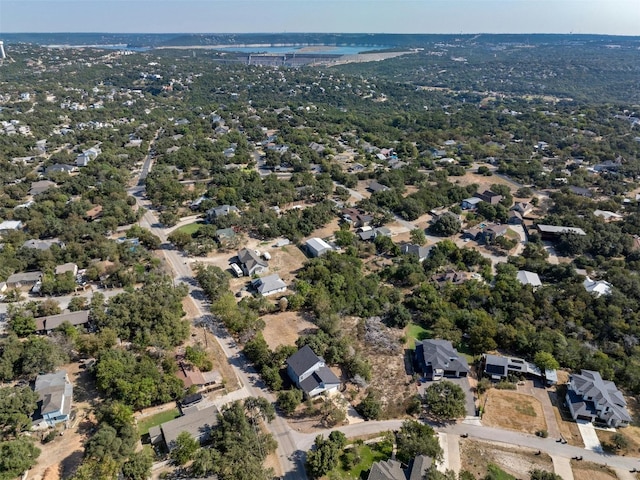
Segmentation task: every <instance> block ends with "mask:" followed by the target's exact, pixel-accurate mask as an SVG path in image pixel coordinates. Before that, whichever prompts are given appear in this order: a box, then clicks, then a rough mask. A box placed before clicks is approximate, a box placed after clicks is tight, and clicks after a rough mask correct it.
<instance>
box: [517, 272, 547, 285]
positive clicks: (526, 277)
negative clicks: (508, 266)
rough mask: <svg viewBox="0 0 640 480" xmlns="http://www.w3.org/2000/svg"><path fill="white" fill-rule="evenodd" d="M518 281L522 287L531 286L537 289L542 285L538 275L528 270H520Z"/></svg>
mask: <svg viewBox="0 0 640 480" xmlns="http://www.w3.org/2000/svg"><path fill="white" fill-rule="evenodd" d="M516 280H518V281H519V282H520V283H521V284H522V285H531V286H532V287H533V288H537V287H540V286H541V285H542V282H541V281H540V277H539V276H538V274H537V273H535V272H529V271H527V270H518V274H517V275H516Z"/></svg>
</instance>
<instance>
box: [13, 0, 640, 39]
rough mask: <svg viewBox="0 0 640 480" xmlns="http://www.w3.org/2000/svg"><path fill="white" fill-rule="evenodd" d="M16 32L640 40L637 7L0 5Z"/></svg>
mask: <svg viewBox="0 0 640 480" xmlns="http://www.w3.org/2000/svg"><path fill="white" fill-rule="evenodd" d="M19 32H109V33H178V32H180V33H266V32H268V33H281V32H332V33H456V34H458V33H597V34H609V35H640V0H339V1H338V0H0V35H1V34H2V33H19Z"/></svg>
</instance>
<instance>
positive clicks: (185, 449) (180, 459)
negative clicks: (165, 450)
mask: <svg viewBox="0 0 640 480" xmlns="http://www.w3.org/2000/svg"><path fill="white" fill-rule="evenodd" d="M198 448H200V445H199V444H198V441H197V440H196V439H195V438H193V437H192V436H191V435H190V434H189V432H181V433H180V435H178V438H176V445H175V447H174V449H173V450H171V452H170V453H169V456H170V457H171V460H173V461H174V462H175V463H177V464H178V465H184V464H185V463H187V462H188V461H190V460H193V457H194V455H195V453H196V451H197V450H198Z"/></svg>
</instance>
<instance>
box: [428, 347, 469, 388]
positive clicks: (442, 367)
mask: <svg viewBox="0 0 640 480" xmlns="http://www.w3.org/2000/svg"><path fill="white" fill-rule="evenodd" d="M415 355H416V364H417V370H419V371H420V372H422V374H423V375H424V376H425V377H426V378H427V379H429V380H441V379H442V378H443V377H454V378H458V377H466V376H467V375H468V374H469V364H468V363H467V360H466V359H465V358H464V357H461V356H460V354H459V353H458V352H457V350H456V349H455V348H453V345H451V342H450V341H448V340H434V339H429V340H423V341H416V350H415Z"/></svg>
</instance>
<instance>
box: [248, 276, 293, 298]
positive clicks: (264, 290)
mask: <svg viewBox="0 0 640 480" xmlns="http://www.w3.org/2000/svg"><path fill="white" fill-rule="evenodd" d="M251 285H252V286H253V287H254V288H255V289H256V290H257V291H258V293H259V294H260V295H262V296H263V297H266V296H268V295H275V294H276V293H280V292H284V291H285V290H286V289H287V284H286V283H284V282H283V281H282V279H281V278H280V276H279V275H278V274H277V273H274V274H273V275H267V276H266V277H261V278H256V279H255V280H253V281H252V282H251Z"/></svg>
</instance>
